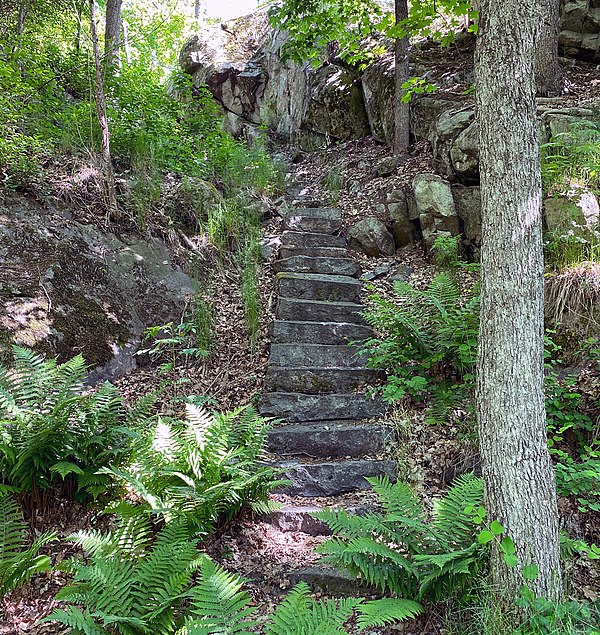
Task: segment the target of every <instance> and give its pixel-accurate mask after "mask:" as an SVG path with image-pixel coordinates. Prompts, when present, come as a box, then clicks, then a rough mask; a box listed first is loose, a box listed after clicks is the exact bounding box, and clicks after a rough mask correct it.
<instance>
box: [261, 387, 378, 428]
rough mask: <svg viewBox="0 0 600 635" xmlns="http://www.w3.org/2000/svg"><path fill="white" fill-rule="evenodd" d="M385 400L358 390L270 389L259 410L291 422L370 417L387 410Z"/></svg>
mask: <svg viewBox="0 0 600 635" xmlns="http://www.w3.org/2000/svg"><path fill="white" fill-rule="evenodd" d="M386 410H387V406H386V404H385V403H384V402H383V401H382V400H381V399H377V398H375V399H373V398H371V397H366V396H364V395H360V394H358V393H356V394H355V393H342V394H331V395H307V394H303V393H290V392H270V393H265V394H263V395H262V397H261V398H260V400H259V411H260V414H261V415H263V416H267V417H276V418H280V419H284V420H287V421H290V422H296V421H298V422H301V421H322V420H323V421H331V420H334V419H354V420H358V419H371V418H374V417H379V416H381V415H383V414H385V412H386Z"/></svg>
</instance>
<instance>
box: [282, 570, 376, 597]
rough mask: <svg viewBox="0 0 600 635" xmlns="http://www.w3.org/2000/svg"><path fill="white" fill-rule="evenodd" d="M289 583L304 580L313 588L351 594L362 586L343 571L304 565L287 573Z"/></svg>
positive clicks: (339, 593) (332, 592)
mask: <svg viewBox="0 0 600 635" xmlns="http://www.w3.org/2000/svg"><path fill="white" fill-rule="evenodd" d="M288 579H289V581H290V583H291V584H298V583H299V582H305V583H306V584H308V586H310V587H311V588H313V589H318V590H319V591H322V592H325V593H328V594H331V595H353V594H356V592H357V590H358V589H361V588H364V586H363V585H362V584H361V583H360V582H359V581H358V580H356V579H355V578H352V577H351V576H350V575H349V574H348V573H346V572H345V571H340V570H339V569H333V568H330V567H322V566H320V567H305V568H304V569H296V570H295V571H291V572H290V573H289V575H288Z"/></svg>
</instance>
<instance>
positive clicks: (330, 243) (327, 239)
mask: <svg viewBox="0 0 600 635" xmlns="http://www.w3.org/2000/svg"><path fill="white" fill-rule="evenodd" d="M281 244H282V245H285V246H286V247H319V248H320V247H335V248H344V247H345V246H346V239H345V238H344V236H332V235H331V234H315V233H312V232H292V231H285V232H283V233H282V234H281Z"/></svg>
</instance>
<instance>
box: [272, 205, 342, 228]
mask: <svg viewBox="0 0 600 635" xmlns="http://www.w3.org/2000/svg"><path fill="white" fill-rule="evenodd" d="M283 223H284V226H285V228H286V229H290V230H292V231H297V232H298V231H299V232H309V233H317V234H335V233H336V232H339V231H340V230H341V228H342V214H341V212H340V210H338V209H333V208H330V207H313V208H299V209H295V210H292V211H290V212H288V213H287V214H286V215H285V218H284V221H283Z"/></svg>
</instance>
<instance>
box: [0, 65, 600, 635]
mask: <svg viewBox="0 0 600 635" xmlns="http://www.w3.org/2000/svg"><path fill="white" fill-rule="evenodd" d="M465 63H467V62H465ZM449 68H450V67H449ZM438 70H439V73H440V74H443V72H444V70H443V64H440V65H439V67H438ZM448 86H450V88H449V90H456V92H457V94H460V92H461V91H464V89H465V88H467V87H468V86H466V85H463V83H460V82H458V83H457V84H456V85H452V84H451V82H450V84H448ZM599 87H600V71H599V70H598V69H597V68H593V67H590V66H589V65H583V64H581V65H579V64H574V65H573V68H572V69H571V72H570V73H569V91H570V93H569V95H567V96H566V97H564V98H562V103H564V104H565V105H572V104H574V103H584V102H585V103H587V102H588V101H589V100H590V98H591V97H592V95H593V94H594V93H596V94H597V91H598V88H599ZM276 150H277V152H279V153H280V154H281V153H282V154H284V155H285V156H286V158H287V159H288V161H289V166H290V172H289V174H288V184H289V185H290V186H294V187H296V190H295V192H296V193H297V192H298V189H297V188H298V187H300V190H301V194H302V197H303V198H305V199H311V200H314V201H316V202H319V203H324V204H330V205H332V206H336V207H339V208H340V209H341V211H342V213H343V218H344V224H345V226H349V225H351V224H352V223H353V222H355V221H356V220H358V219H359V218H361V217H364V216H367V215H375V216H376V215H378V212H377V209H376V205H377V204H378V203H382V202H384V201H385V194H386V193H387V192H389V191H390V190H391V189H394V188H397V189H406V188H407V187H408V186H409V185H410V183H411V182H412V179H413V178H414V176H415V175H416V174H417V173H419V172H425V171H427V172H430V171H435V165H434V164H433V161H432V157H431V152H430V150H429V148H428V145H427V144H426V143H419V144H417V145H416V146H415V148H414V150H413V153H412V155H411V157H410V159H409V160H408V161H407V162H405V163H404V164H403V165H402V166H400V167H399V168H398V170H397V171H396V172H395V173H394V174H392V175H391V176H386V177H376V176H374V174H373V167H374V166H375V165H376V164H377V163H378V162H380V161H382V160H384V159H385V158H387V157H389V156H391V155H390V151H389V149H388V148H386V147H384V146H382V145H380V144H377V143H375V142H373V141H372V140H361V141H355V142H349V143H346V144H340V145H337V146H334V147H332V148H330V149H327V150H324V151H322V152H319V153H314V154H300V155H298V154H297V153H296V154H294V155H293V157H292V154H293V153H292V152H291V151H290V150H289V149H288V148H286V147H277V148H276ZM332 174H334V175H335V178H334V179H332V178H331V175H332ZM289 204H290V201H289V200H287V201H286V200H284V198H280V199H278V200H274V201H271V203H270V204H269V206H268V207H269V209H270V210H271V216H270V218H266V220H265V222H264V227H263V230H264V235H265V237H267V238H268V237H271V238H274V239H276V237H277V235H278V233H279V232H280V225H281V218H280V216H279V215H278V214H277V210H280V211H283V210H285V208H286V206H287V205H289ZM273 257H274V256H273ZM273 257H272V258H273ZM354 257H356V258H357V259H358V260H359V261H360V262H361V265H362V268H363V271H373V270H374V269H375V268H376V267H377V271H379V275H377V276H376V277H375V278H374V279H373V280H372V287H373V289H374V290H376V291H377V292H378V293H381V294H383V295H386V296H392V295H393V283H392V280H391V278H392V276H393V275H394V273H396V272H398V271H402V272H404V274H405V275H406V277H407V278H408V279H409V280H410V282H411V283H412V284H414V285H415V286H418V287H423V286H425V285H426V284H427V283H428V282H429V281H430V280H431V279H432V277H433V276H434V275H435V273H436V270H435V267H434V266H433V265H432V264H431V262H430V261H429V259H428V258H427V255H426V254H425V252H424V250H423V247H422V246H421V245H412V246H409V247H407V248H404V249H402V250H399V251H398V252H396V254H395V255H394V256H392V257H387V258H379V259H369V258H367V257H366V256H364V255H361V254H358V253H355V254H354ZM272 258H271V260H268V261H266V262H265V263H264V266H263V267H262V270H261V273H260V277H259V281H258V282H259V288H260V297H261V307H262V316H261V328H260V333H259V336H258V339H257V342H256V344H255V346H254V347H252V346H251V344H250V338H249V337H248V334H247V332H246V327H245V326H244V318H243V312H244V310H243V303H242V298H241V294H240V290H239V289H240V280H239V276H238V275H237V274H235V273H232V271H231V270H229V269H228V268H227V267H226V266H223V267H220V268H219V270H218V271H217V272H216V273H215V277H214V279H213V284H214V286H215V287H216V288H218V289H219V298H218V306H217V307H216V311H215V323H214V336H215V337H214V339H215V348H214V351H213V353H212V355H211V357H210V358H208V359H207V360H204V361H203V362H202V363H198V364H185V363H180V364H178V365H177V367H176V368H175V370H174V371H173V372H172V376H171V377H169V376H160V375H159V374H158V373H157V368H156V364H155V363H154V364H149V365H147V366H142V367H140V368H138V369H137V370H135V371H133V372H132V373H130V374H129V375H127V376H125V377H123V378H121V379H120V380H118V381H117V382H116V385H117V386H118V388H119V389H120V390H121V392H122V394H123V395H124V396H125V398H126V399H127V400H128V401H133V400H135V399H136V398H138V397H139V396H141V395H143V394H147V393H148V392H149V391H152V390H153V389H158V388H159V387H162V386H163V382H164V380H165V379H176V380H181V379H182V378H183V379H185V383H177V384H175V382H172V386H173V387H172V388H171V389H170V390H167V391H166V392H165V391H164V390H163V391H162V392H161V400H160V402H159V404H158V405H159V407H160V408H161V410H162V411H163V412H169V413H172V412H173V409H176V408H177V407H176V406H173V405H172V403H171V399H172V397H174V396H177V395H178V394H183V393H185V394H199V395H207V396H210V397H212V398H214V399H215V400H216V402H217V406H216V407H217V408H219V409H230V408H233V407H235V406H238V405H243V404H246V403H251V402H253V401H254V400H255V399H256V396H257V394H258V393H259V392H260V390H261V387H262V382H263V378H264V374H265V371H266V366H267V361H268V349H269V336H268V327H269V324H270V322H271V319H272V315H273V302H274V299H275V287H274V280H275V277H274V273H273V269H272ZM364 301H365V302H368V294H367V293H365V298H364ZM580 371H581V375H580V380H581V387H582V388H583V389H585V390H588V391H598V390H599V387H600V373H599V372H598V369H593V368H591V367H586V368H582V369H580ZM161 390H162V388H161ZM389 419H390V420H391V421H392V422H393V423H394V425H395V426H396V429H397V433H398V436H399V439H400V441H401V443H400V444H399V448H401V450H400V449H399V450H398V451H397V459H398V462H399V476H400V478H402V479H404V480H407V481H409V482H410V483H412V484H413V485H414V486H415V487H416V488H417V490H418V491H419V492H420V493H421V494H422V496H423V497H424V498H425V499H426V500H427V501H428V502H429V503H430V502H431V501H432V500H433V499H434V498H435V497H437V496H439V495H440V494H441V493H442V492H443V491H444V490H445V488H446V486H447V483H448V481H450V480H452V478H453V477H454V475H456V474H457V473H460V472H461V471H462V469H463V467H464V466H469V465H473V462H474V461H476V456H477V450H476V430H475V426H474V422H473V420H472V418H470V417H469V416H468V415H467V414H466V413H465V412H455V413H453V414H452V416H451V417H450V419H449V421H448V422H447V423H445V424H444V425H431V424H428V423H426V422H425V416H424V411H423V408H421V407H415V406H413V405H411V404H409V403H400V404H398V405H397V406H396V407H395V408H394V410H393V412H392V413H391V414H390V417H389ZM368 496H369V495H368V494H360V495H356V497H354V500H362V499H364V498H365V497H367V498H368ZM276 498H277V497H276ZM279 500H280V501H282V502H285V501H286V499H285V497H281V496H280V497H279ZM560 508H561V514H562V522H563V525H564V527H565V528H566V529H568V530H569V531H570V533H571V534H572V536H573V537H577V538H583V539H585V540H587V541H588V542H593V541H596V542H598V539H599V537H600V519H599V518H598V514H593V513H587V514H581V513H579V512H578V511H577V509H576V508H577V505H576V503H574V502H573V501H570V500H567V499H562V500H561V501H560ZM31 521H32V526H33V527H34V529H35V531H36V532H41V531H46V530H51V529H54V530H56V531H57V532H58V533H59V535H60V536H61V539H62V540H61V541H60V542H58V543H54V544H52V545H49V546H48V547H46V548H45V552H46V553H49V554H50V555H51V556H52V558H53V561H54V563H55V564H57V563H59V562H60V561H62V560H63V559H65V558H67V557H69V556H70V555H73V554H74V553H75V552H74V549H73V547H72V546H71V545H70V544H69V543H67V542H66V541H64V538H65V537H66V536H67V535H69V534H70V533H72V532H73V531H75V530H80V529H86V528H90V527H105V526H106V525H107V523H108V519H107V518H106V517H105V516H102V515H100V514H99V512H98V509H97V508H94V507H92V508H83V507H81V506H79V505H76V504H73V503H69V502H67V501H54V502H53V505H52V507H51V509H48V510H44V511H42V512H41V513H40V514H39V515H38V516H37V517H36V518H34V519H31ZM320 540H322V539H321V538H314V537H310V536H307V535H305V534H298V533H293V532H291V533H282V532H280V531H278V530H275V529H274V528H273V527H272V526H271V525H270V524H268V523H266V522H263V521H262V520H261V519H258V518H253V517H251V516H250V515H248V514H244V515H242V516H241V517H239V518H237V519H235V521H234V522H231V523H229V524H227V525H225V526H223V527H220V528H219V529H218V531H217V533H216V534H215V535H214V536H213V537H211V538H210V539H209V540H208V542H207V543H206V545H205V548H206V551H207V552H208V553H209V554H210V555H211V556H213V557H214V558H215V559H217V560H218V561H220V562H221V563H222V564H223V565H224V566H226V567H227V568H228V569H230V570H233V571H236V572H238V573H240V574H241V575H243V576H246V577H248V578H249V579H250V582H249V586H248V589H249V591H250V593H251V595H252V597H253V601H254V602H255V603H256V605H258V606H260V609H261V613H262V614H265V613H267V612H269V611H270V610H272V608H273V607H274V605H275V604H277V603H278V602H279V601H280V599H281V597H282V595H283V594H284V592H285V590H286V589H287V587H288V586H289V583H288V582H287V581H286V580H285V572H286V570H288V569H289V568H295V567H298V566H299V565H302V564H305V565H309V564H313V563H315V562H316V560H317V558H318V557H317V555H316V554H315V551H314V547H315V546H316V545H317V544H318V543H319V541H320ZM258 571H260V573H261V578H260V582H259V583H257V582H252V578H253V577H255V575H256V573H257V572H258ZM67 580H68V578H67V576H66V575H65V574H64V573H60V572H56V571H55V572H52V573H49V574H46V575H43V576H38V577H37V578H35V579H34V580H33V581H32V582H31V583H30V584H28V585H26V586H24V587H23V588H22V589H19V590H17V591H15V592H13V593H11V594H9V595H7V596H6V597H5V598H4V599H3V600H2V601H1V602H0V615H3V620H2V623H0V635H17V634H19V633H31V634H35V635H44V634H50V633H66V632H67V631H68V629H65V628H63V627H61V628H58V627H57V626H56V625H53V624H42V625H40V624H38V623H37V622H38V620H39V619H40V618H42V617H44V616H45V615H48V614H49V613H50V612H51V611H52V610H53V609H55V608H56V607H57V606H59V605H60V603H59V602H57V601H55V600H54V599H53V598H54V595H55V594H56V592H57V591H58V590H59V589H60V587H61V586H64V585H65V584H66V582H67ZM568 595H569V596H570V597H577V598H581V599H587V600H596V599H598V598H599V597H600V568H599V567H598V566H593V565H592V564H591V563H590V561H587V560H583V559H576V560H574V561H573V562H572V563H571V564H570V571H569V587H568ZM446 611H447V607H446V606H440V607H431V610H429V611H428V613H427V616H426V617H425V618H423V619H421V620H419V621H418V622H413V623H410V624H408V625H398V626H395V627H390V628H388V629H382V630H380V631H377V632H381V633H392V632H396V633H398V632H403V633H406V634H407V635H408V634H409V633H413V634H414V635H417V633H419V634H421V635H427V634H429V633H443V632H444V622H445V614H446Z"/></svg>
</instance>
